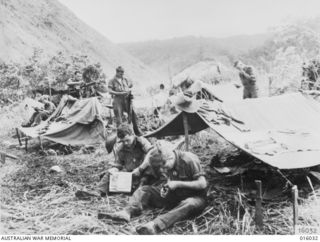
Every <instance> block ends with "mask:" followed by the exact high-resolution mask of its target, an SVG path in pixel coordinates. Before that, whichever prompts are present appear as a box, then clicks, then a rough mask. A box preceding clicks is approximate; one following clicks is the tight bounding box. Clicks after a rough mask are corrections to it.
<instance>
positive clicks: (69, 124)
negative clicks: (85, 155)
mask: <svg viewBox="0 0 320 242" xmlns="http://www.w3.org/2000/svg"><path fill="white" fill-rule="evenodd" d="M101 109H102V107H101V104H100V103H99V101H98V99H97V98H95V97H93V98H87V99H82V100H76V101H74V100H73V101H71V100H69V99H68V96H64V97H63V98H62V99H61V101H60V104H59V105H58V107H57V109H56V110H55V112H54V113H53V114H52V115H51V116H50V117H49V118H48V120H46V121H43V122H41V123H40V124H39V125H38V126H35V127H30V128H19V131H20V133H22V134H23V135H25V136H27V137H29V138H42V139H47V140H50V141H53V142H56V143H60V144H63V145H88V144H95V143H99V141H101V139H102V138H104V123H103V120H102V118H101Z"/></svg>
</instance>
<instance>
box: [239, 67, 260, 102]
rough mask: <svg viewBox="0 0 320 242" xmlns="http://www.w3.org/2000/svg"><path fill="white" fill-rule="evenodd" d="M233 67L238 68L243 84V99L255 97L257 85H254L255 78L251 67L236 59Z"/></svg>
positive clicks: (256, 95)
mask: <svg viewBox="0 0 320 242" xmlns="http://www.w3.org/2000/svg"><path fill="white" fill-rule="evenodd" d="M234 67H235V68H236V69H237V70H239V77H240V80H241V82H242V85H243V99H246V98H257V97H258V87H257V85H256V81H257V80H256V76H255V74H254V72H253V67H252V66H248V65H245V64H244V63H242V62H241V61H236V62H235V63H234ZM236 86H237V85H236ZM237 87H239V86H237Z"/></svg>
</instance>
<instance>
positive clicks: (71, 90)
mask: <svg viewBox="0 0 320 242" xmlns="http://www.w3.org/2000/svg"><path fill="white" fill-rule="evenodd" d="M83 83H84V82H83V80H82V74H81V72H80V71H75V72H74V78H73V79H69V80H68V81H67V85H68V95H70V96H72V97H75V98H80V97H81V85H82V84H83Z"/></svg>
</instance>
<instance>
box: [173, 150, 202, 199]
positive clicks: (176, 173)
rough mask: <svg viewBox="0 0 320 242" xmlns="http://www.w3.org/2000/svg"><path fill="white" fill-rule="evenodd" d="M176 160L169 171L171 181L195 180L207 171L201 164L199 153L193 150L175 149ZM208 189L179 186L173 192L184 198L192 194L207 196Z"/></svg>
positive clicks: (176, 195)
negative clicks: (192, 151)
mask: <svg viewBox="0 0 320 242" xmlns="http://www.w3.org/2000/svg"><path fill="white" fill-rule="evenodd" d="M174 153H175V157H176V162H175V166H174V168H173V169H172V170H169V171H168V174H167V176H168V178H169V179H170V180H171V181H195V180H197V179H198V178H199V177H201V176H205V173H204V171H203V169H202V168H201V165H200V160H199V158H198V156H197V155H195V154H193V153H191V152H183V151H179V150H175V151H174ZM206 194H207V189H203V190H193V189H187V188H177V189H176V190H174V193H173V194H172V195H173V196H175V197H178V198H180V199H184V198H187V197H192V196H201V197H205V196H206Z"/></svg>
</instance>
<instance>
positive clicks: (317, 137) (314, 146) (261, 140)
mask: <svg viewBox="0 0 320 242" xmlns="http://www.w3.org/2000/svg"><path fill="white" fill-rule="evenodd" d="M183 119H185V120H186V121H187V122H183ZM186 123H187V126H188V128H187V131H188V133H190V134H194V133H196V132H198V131H200V130H203V129H206V128H211V129H213V130H214V131H215V132H217V133H218V134H219V135H220V136H222V137H223V138H224V139H226V140H227V141H229V142H230V143H232V144H233V145H235V146H236V147H238V148H240V149H242V150H243V151H245V152H246V153H248V154H250V155H252V156H254V157H256V158H257V159H259V160H261V161H263V162H265V163H267V164H269V165H271V166H273V167H277V168H279V169H297V168H305V167H312V166H316V165H319V164H320V125H319V123H320V103H319V102H317V101H315V100H313V99H312V98H308V97H306V96H303V95H302V94H300V93H294V94H287V95H282V96H276V97H265V98H257V99H245V100H241V101H237V102H224V103H218V102H215V105H214V106H211V109H208V108H206V109H205V110H204V109H203V108H200V109H199V110H198V111H197V112H195V113H186V112H184V111H181V112H180V113H178V114H177V115H176V116H174V117H173V118H172V120H170V121H169V122H168V123H166V124H165V125H164V126H162V127H160V128H159V129H158V130H155V131H153V132H151V133H149V134H147V135H146V137H152V136H153V137H161V136H171V135H183V134H185V129H184V127H186Z"/></svg>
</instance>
